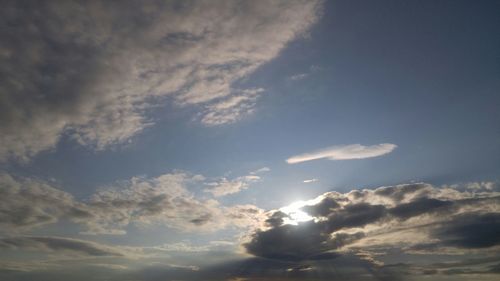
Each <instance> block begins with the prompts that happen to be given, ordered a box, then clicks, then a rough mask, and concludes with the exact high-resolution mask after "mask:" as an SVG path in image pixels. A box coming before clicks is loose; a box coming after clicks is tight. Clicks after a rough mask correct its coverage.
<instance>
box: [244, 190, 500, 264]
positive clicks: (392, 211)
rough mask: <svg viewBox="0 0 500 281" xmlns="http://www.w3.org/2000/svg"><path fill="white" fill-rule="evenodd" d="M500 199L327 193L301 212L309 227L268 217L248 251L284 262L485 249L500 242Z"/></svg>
mask: <svg viewBox="0 0 500 281" xmlns="http://www.w3.org/2000/svg"><path fill="white" fill-rule="evenodd" d="M499 196H500V194H499V193H497V192H493V191H491V192H489V193H485V192H478V193H475V192H469V191H459V190H456V189H452V188H448V187H443V188H439V187H434V186H432V185H429V184H422V183H419V184H408V185H398V186H392V187H381V188H377V189H375V190H367V189H365V190H354V191H351V192H348V193H345V194H342V193H338V192H330V193H326V194H324V195H322V196H320V197H319V198H316V199H314V200H311V201H305V203H303V206H302V207H300V209H301V210H303V211H305V212H308V213H309V215H310V216H312V219H311V220H309V221H306V222H298V223H287V220H285V218H287V217H288V214H287V213H286V211H284V213H283V212H282V211H276V212H270V213H269V214H268V219H267V226H265V227H264V228H262V229H260V230H258V231H256V232H255V233H254V234H253V235H251V237H250V240H249V242H247V243H246V244H245V245H244V246H245V247H246V249H247V251H248V253H250V254H253V255H255V256H260V257H266V258H273V259H281V260H310V259H314V258H315V257H317V256H321V255H324V254H332V253H333V254H335V253H336V254H342V253H345V252H346V251H355V252H356V251H366V250H368V251H370V250H371V249H374V248H377V247H384V248H394V249H400V250H403V251H406V250H407V251H408V252H409V253H410V252H412V253H415V252H416V251H420V252H423V251H427V250H428V248H433V249H435V251H437V252H439V251H443V249H444V248H452V249H453V248H455V249H457V250H459V249H462V250H463V249H465V250H467V249H478V250H480V249H487V248H492V247H495V246H497V245H498V244H499V241H500V240H499V239H498V235H497V233H498V232H499V229H498V225H500V223H499V214H500V207H499V206H500V205H499V204H498V203H499V200H500V197H499ZM281 210H287V209H286V208H282V209H281ZM289 218H290V217H289ZM291 219H292V220H293V217H291ZM292 222H293V221H292ZM431 241H432V243H431ZM429 243H430V244H429ZM332 256H335V255H332Z"/></svg>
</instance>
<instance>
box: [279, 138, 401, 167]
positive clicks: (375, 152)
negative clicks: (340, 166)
mask: <svg viewBox="0 0 500 281" xmlns="http://www.w3.org/2000/svg"><path fill="white" fill-rule="evenodd" d="M396 147H397V145H395V144H391V143H381V144H376V145H369V146H364V145H361V144H349V145H338V146H333V147H329V148H325V149H321V150H317V151H313V152H310V153H304V154H299V155H296V156H292V157H290V158H288V159H287V160H286V162H287V163H288V164H295V163H300V162H305V161H311V160H317V159H323V158H327V159H330V160H349V159H364V158H371V157H377V156H382V155H384V154H387V153H390V152H392V151H393V150H394V149H395V148H396Z"/></svg>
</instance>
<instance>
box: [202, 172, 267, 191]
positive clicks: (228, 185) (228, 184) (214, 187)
mask: <svg viewBox="0 0 500 281" xmlns="http://www.w3.org/2000/svg"><path fill="white" fill-rule="evenodd" d="M270 170H271V169H269V168H268V167H263V168H260V169H258V170H255V171H253V172H250V173H249V174H248V175H246V176H242V177H237V178H235V179H233V180H228V179H227V178H221V179H220V180H218V181H216V182H210V183H207V185H208V186H210V187H209V188H207V189H205V190H204V191H205V192H208V193H211V194H212V195H213V196H215V197H221V196H226V195H229V194H234V193H238V192H240V191H242V190H245V189H247V188H249V187H250V184H251V183H254V182H258V181H260V179H261V177H260V176H257V174H261V173H265V172H269V171H270Z"/></svg>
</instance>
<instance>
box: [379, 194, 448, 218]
mask: <svg viewBox="0 0 500 281" xmlns="http://www.w3.org/2000/svg"><path fill="white" fill-rule="evenodd" d="M452 205H453V202H451V201H442V200H438V199H433V198H418V199H416V200H415V201H412V202H409V203H403V204H399V205H397V206H396V207H394V208H391V209H390V210H389V213H390V214H391V215H393V216H396V217H398V218H401V219H407V218H411V217H415V216H418V215H421V214H425V213H432V212H439V211H441V212H442V211H443V210H444V209H445V208H448V207H450V206H452Z"/></svg>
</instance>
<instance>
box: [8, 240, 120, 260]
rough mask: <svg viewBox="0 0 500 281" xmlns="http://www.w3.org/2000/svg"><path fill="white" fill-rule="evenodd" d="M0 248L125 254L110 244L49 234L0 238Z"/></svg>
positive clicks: (87, 254)
mask: <svg viewBox="0 0 500 281" xmlns="http://www.w3.org/2000/svg"><path fill="white" fill-rule="evenodd" d="M0 249H3V250H28V251H41V252H65V253H69V254H74V255H78V256H89V257H105V256H114V257H122V256H125V254H124V253H123V252H122V251H120V250H118V249H117V248H113V247H110V246H105V245H102V244H98V243H95V242H90V241H85V240H79V239H72V238H63V237H50V236H23V237H7V238H0Z"/></svg>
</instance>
